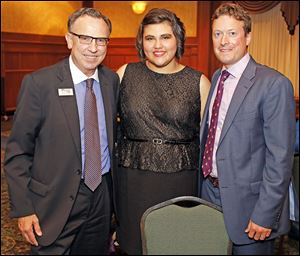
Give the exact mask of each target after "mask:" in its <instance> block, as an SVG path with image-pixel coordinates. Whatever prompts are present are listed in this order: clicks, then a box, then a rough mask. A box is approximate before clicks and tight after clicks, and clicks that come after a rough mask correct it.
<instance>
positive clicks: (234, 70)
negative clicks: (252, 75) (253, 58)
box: [222, 52, 250, 77]
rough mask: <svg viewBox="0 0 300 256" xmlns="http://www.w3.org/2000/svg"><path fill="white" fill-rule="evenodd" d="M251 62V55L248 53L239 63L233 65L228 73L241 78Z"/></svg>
mask: <svg viewBox="0 0 300 256" xmlns="http://www.w3.org/2000/svg"><path fill="white" fill-rule="evenodd" d="M249 60H250V55H249V53H248V52H247V53H246V54H245V55H244V57H243V58H241V59H240V60H239V61H238V62H237V63H235V64H233V65H232V66H231V67H230V68H228V69H227V71H228V72H229V73H230V74H231V75H232V76H234V77H241V75H242V74H243V72H244V70H245V68H246V66H247V65H248V62H249ZM224 69H225V67H223V68H222V71H223V70H224Z"/></svg>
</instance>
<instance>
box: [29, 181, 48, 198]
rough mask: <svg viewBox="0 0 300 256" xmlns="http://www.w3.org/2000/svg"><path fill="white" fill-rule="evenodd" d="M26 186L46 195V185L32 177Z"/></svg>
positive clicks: (41, 194)
mask: <svg viewBox="0 0 300 256" xmlns="http://www.w3.org/2000/svg"><path fill="white" fill-rule="evenodd" d="M28 188H29V189H30V190H31V191H32V192H33V193H36V194H38V195H40V196H46V195H47V194H48V191H49V189H48V186H46V185H44V184H43V183H41V182H39V181H37V180H35V179H32V178H31V180H30V183H29V185H28Z"/></svg>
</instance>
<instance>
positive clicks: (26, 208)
mask: <svg viewBox="0 0 300 256" xmlns="http://www.w3.org/2000/svg"><path fill="white" fill-rule="evenodd" d="M110 33H111V22H110V20H109V19H108V18H107V17H105V16H104V15H102V14H101V13H100V12H98V11H97V10H95V9H92V8H82V9H80V10H78V11H76V12H74V13H73V14H72V15H71V16H70V17H69V20H68V32H67V34H66V36H65V37H66V41H67V45H68V48H69V49H71V55H70V57H69V58H67V59H65V60H63V61H61V62H59V63H57V64H55V65H53V66H50V67H46V68H44V69H41V70H39V71H36V72H34V73H32V74H29V75H26V76H25V77H24V80H23V82H22V86H21V90H20V94H19V97H18V104H17V110H16V113H15V116H14V125H13V128H12V132H11V136H10V138H9V140H8V144H7V151H6V159H5V164H4V168H5V172H6V177H7V182H8V186H9V194H10V201H11V217H13V218H18V225H19V229H20V230H21V232H22V234H23V236H24V237H25V239H26V240H27V241H28V242H29V243H31V244H32V253H33V254H52V255H55V254H82V255H86V254H98V255H99V254H107V250H108V244H109V235H110V223H111V214H112V194H111V193H112V181H111V173H112V172H113V169H114V159H113V158H114V147H115V146H114V141H115V126H116V124H115V120H116V105H117V104H116V101H117V95H118V87H119V79H118V76H117V75H116V74H115V73H114V72H112V71H111V70H109V69H108V68H106V67H104V66H103V65H101V63H102V61H103V59H104V58H105V56H106V52H107V44H108V41H109V35H110ZM88 78H91V79H92V80H90V81H92V83H93V85H92V89H90V90H91V92H92V93H91V95H92V97H93V99H95V98H96V101H94V102H96V103H95V109H97V110H95V116H94V119H93V120H96V121H95V122H94V127H93V128H92V129H95V131H97V132H96V135H95V137H94V139H92V140H91V141H92V142H93V143H94V145H95V148H94V147H92V148H87V146H86V147H85V146H84V144H85V143H86V144H88V143H87V141H85V137H88V135H87V134H85V130H87V128H86V127H88V126H89V125H87V123H86V122H85V113H87V112H85V111H84V108H85V105H86V101H85V96H86V95H87V91H88V89H86V80H87V79H88ZM96 145H98V149H99V150H98V152H99V153H98V154H96V156H95V158H96V160H95V161H96V162H97V161H98V163H99V165H96V164H94V166H93V167H95V168H94V170H95V169H96V171H95V173H96V174H95V175H96V176H97V177H98V178H97V180H99V182H100V184H99V183H97V184H96V185H95V186H94V187H93V188H91V187H90V186H88V185H87V184H85V183H86V181H85V180H86V177H87V176H85V172H86V171H87V168H86V166H87V165H88V160H89V159H90V158H92V156H91V155H95V154H93V153H94V152H93V151H95V150H96ZM87 152H88V153H87ZM89 152H91V153H89ZM99 159H100V160H99ZM101 173H102V174H101ZM96 176H95V177H96ZM93 179H94V178H93ZM93 179H92V181H93ZM95 180H96V178H95ZM101 180H102V181H101Z"/></svg>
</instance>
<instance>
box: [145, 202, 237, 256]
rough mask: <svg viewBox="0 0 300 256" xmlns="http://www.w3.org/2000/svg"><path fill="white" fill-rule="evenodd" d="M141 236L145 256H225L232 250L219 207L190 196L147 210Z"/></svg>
mask: <svg viewBox="0 0 300 256" xmlns="http://www.w3.org/2000/svg"><path fill="white" fill-rule="evenodd" d="M141 237H142V245H143V254H144V255H176V254H177V255H192V254H194V255H226V254H231V249H232V247H231V242H230V241H229V238H228V235H227V232H226V229H225V224H224V219H223V214H222V210H221V208H220V207H219V206H217V205H214V204H212V203H210V202H207V201H205V200H203V199H201V198H198V197H193V196H181V197H176V198H174V199H170V200H167V201H165V202H162V203H160V204H157V205H154V206H152V207H150V208H149V209H147V210H146V211H145V212H144V214H143V216H142V219H141Z"/></svg>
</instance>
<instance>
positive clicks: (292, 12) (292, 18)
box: [233, 1, 299, 35]
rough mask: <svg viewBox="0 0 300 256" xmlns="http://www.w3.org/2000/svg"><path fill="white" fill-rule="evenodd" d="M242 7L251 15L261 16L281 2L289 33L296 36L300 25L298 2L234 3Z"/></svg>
mask: <svg viewBox="0 0 300 256" xmlns="http://www.w3.org/2000/svg"><path fill="white" fill-rule="evenodd" d="M233 2H235V3H237V4H239V5H240V6H242V7H243V8H244V9H245V10H247V11H248V12H249V13H253V14H259V13H264V12H267V11H269V10H271V9H272V8H273V7H275V6H276V5H277V4H279V3H280V2H281V8H280V10H281V13H282V16H283V17H284V20H285V22H286V24H287V28H288V31H289V33H290V34H291V35H294V32H295V26H296V25H297V24H298V23H299V2H298V1H233Z"/></svg>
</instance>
